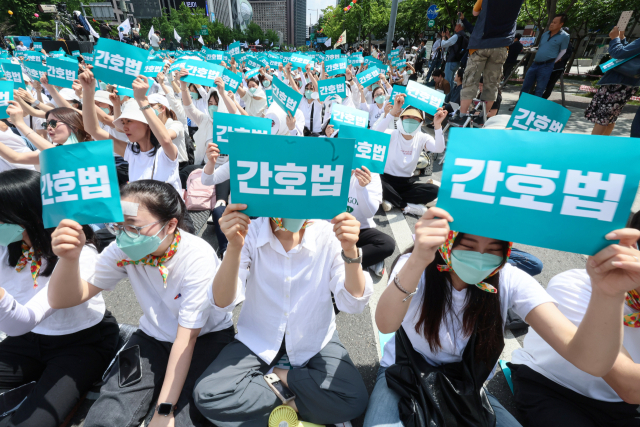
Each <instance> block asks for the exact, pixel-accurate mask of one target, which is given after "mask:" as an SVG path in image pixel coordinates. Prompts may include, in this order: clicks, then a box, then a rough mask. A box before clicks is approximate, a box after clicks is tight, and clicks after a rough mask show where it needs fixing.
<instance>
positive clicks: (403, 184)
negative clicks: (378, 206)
mask: <svg viewBox="0 0 640 427" xmlns="http://www.w3.org/2000/svg"><path fill="white" fill-rule="evenodd" d="M418 179H419V178H418V177H417V176H413V177H402V176H393V175H389V174H386V173H385V174H382V175H380V180H381V181H382V198H383V199H384V200H386V201H388V202H389V203H391V204H392V205H393V206H395V207H397V208H400V209H404V208H405V207H406V206H407V203H416V204H419V205H426V204H427V203H429V202H431V201H433V200H435V199H436V198H437V197H438V186H437V185H434V184H420V183H419V182H416V181H418Z"/></svg>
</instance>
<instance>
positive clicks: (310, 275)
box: [194, 204, 373, 427]
mask: <svg viewBox="0 0 640 427" xmlns="http://www.w3.org/2000/svg"><path fill="white" fill-rule="evenodd" d="M246 207H247V206H246V205H240V204H231V205H229V206H227V209H226V210H225V212H224V215H223V216H222V218H221V219H220V227H221V229H222V230H223V232H224V233H225V235H226V236H227V239H228V241H229V245H228V247H227V252H226V254H225V257H224V259H223V261H222V265H221V267H220V271H219V273H218V274H217V275H216V277H215V279H214V280H213V285H212V287H211V289H210V293H209V298H210V302H211V304H212V305H214V306H215V307H216V309H222V307H226V306H228V305H229V304H232V302H233V301H234V300H236V299H237V298H238V295H240V294H242V293H243V292H246V297H245V301H244V303H243V306H242V311H241V312H240V318H239V320H238V335H237V336H236V339H235V340H234V341H233V342H232V343H231V344H229V345H228V346H227V347H225V349H224V350H223V351H222V352H221V353H220V355H219V356H218V357H217V358H216V360H215V361H214V362H213V363H212V364H211V365H210V366H209V367H208V368H207V370H206V371H205V373H204V374H203V375H202V377H200V379H199V380H198V383H197V385H196V388H195V390H194V399H195V402H196V406H197V408H198V409H199V410H200V412H201V413H202V414H204V416H205V417H207V418H208V419H209V420H210V421H211V422H212V423H214V424H215V425H216V426H218V427H231V426H240V425H242V426H256V427H257V426H261V427H263V426H265V425H267V421H268V420H269V414H270V413H271V412H272V411H273V410H274V409H275V408H276V407H277V406H278V405H280V404H282V403H285V402H286V405H288V406H289V407H290V408H280V409H279V410H278V411H282V410H283V409H285V410H287V411H291V412H293V411H296V412H298V416H299V419H300V420H302V421H308V422H312V423H316V424H336V423H340V422H344V421H348V420H351V419H353V418H356V417H358V416H359V415H360V414H362V413H363V412H364V409H365V407H366V404H367V398H368V397H367V390H366V388H365V385H364V382H363V380H362V377H361V376H360V373H359V372H358V370H357V368H356V367H355V365H354V364H353V362H352V361H351V358H350V357H349V354H348V353H347V350H346V349H345V348H344V346H343V345H342V343H341V342H340V339H339V338H338V334H337V332H336V324H335V313H334V308H333V303H332V300H331V296H332V293H333V295H334V296H335V302H336V305H337V307H338V309H339V310H340V311H344V312H347V313H360V312H362V310H363V309H364V308H365V306H366V304H367V302H368V301H369V298H370V296H371V294H372V293H373V284H372V281H371V277H370V276H369V275H368V274H367V273H364V272H363V271H362V267H361V264H360V263H361V262H362V252H361V251H360V250H359V249H358V248H357V247H356V242H357V241H358V235H359V232H360V223H359V222H358V221H357V220H356V219H355V218H354V217H353V216H352V215H350V214H348V213H346V212H345V213H342V214H340V215H338V216H336V217H335V218H333V220H331V222H328V221H322V220H317V221H309V220H299V219H288V218H258V219H255V220H250V219H249V217H248V216H247V215H245V214H244V213H242V210H243V209H246ZM285 354H286V355H287V357H288V361H289V364H290V366H288V367H292V369H287V368H288V367H287V368H281V367H280V365H279V366H278V367H275V365H276V364H277V363H278V362H279V361H280V359H281V357H282V356H283V355H285ZM272 368H273V369H272ZM271 372H273V374H271ZM266 374H267V375H266ZM271 387H274V390H277V391H278V393H277V394H276V392H274V391H272V388H271ZM292 415H295V414H292Z"/></svg>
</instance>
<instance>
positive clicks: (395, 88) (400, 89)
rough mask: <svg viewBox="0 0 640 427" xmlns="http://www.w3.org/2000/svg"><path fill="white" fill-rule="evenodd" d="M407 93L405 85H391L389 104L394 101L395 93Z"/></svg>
mask: <svg viewBox="0 0 640 427" xmlns="http://www.w3.org/2000/svg"><path fill="white" fill-rule="evenodd" d="M406 93H407V87H406V86H402V85H393V90H391V95H390V96H389V104H391V105H393V104H395V102H396V95H404V94H406Z"/></svg>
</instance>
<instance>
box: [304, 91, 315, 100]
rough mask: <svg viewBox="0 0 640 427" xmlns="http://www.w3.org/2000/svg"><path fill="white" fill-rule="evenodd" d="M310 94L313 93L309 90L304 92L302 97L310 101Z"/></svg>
mask: <svg viewBox="0 0 640 427" xmlns="http://www.w3.org/2000/svg"><path fill="white" fill-rule="evenodd" d="M312 93H313V92H311V91H310V90H305V91H304V97H305V98H307V99H311V94H312Z"/></svg>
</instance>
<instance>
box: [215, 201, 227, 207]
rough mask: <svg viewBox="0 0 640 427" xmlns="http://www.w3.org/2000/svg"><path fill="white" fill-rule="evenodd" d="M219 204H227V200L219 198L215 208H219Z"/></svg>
mask: <svg viewBox="0 0 640 427" xmlns="http://www.w3.org/2000/svg"><path fill="white" fill-rule="evenodd" d="M218 206H227V202H225V201H224V200H222V199H221V200H218V201H217V202H216V205H215V206H214V208H217V207H218Z"/></svg>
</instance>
